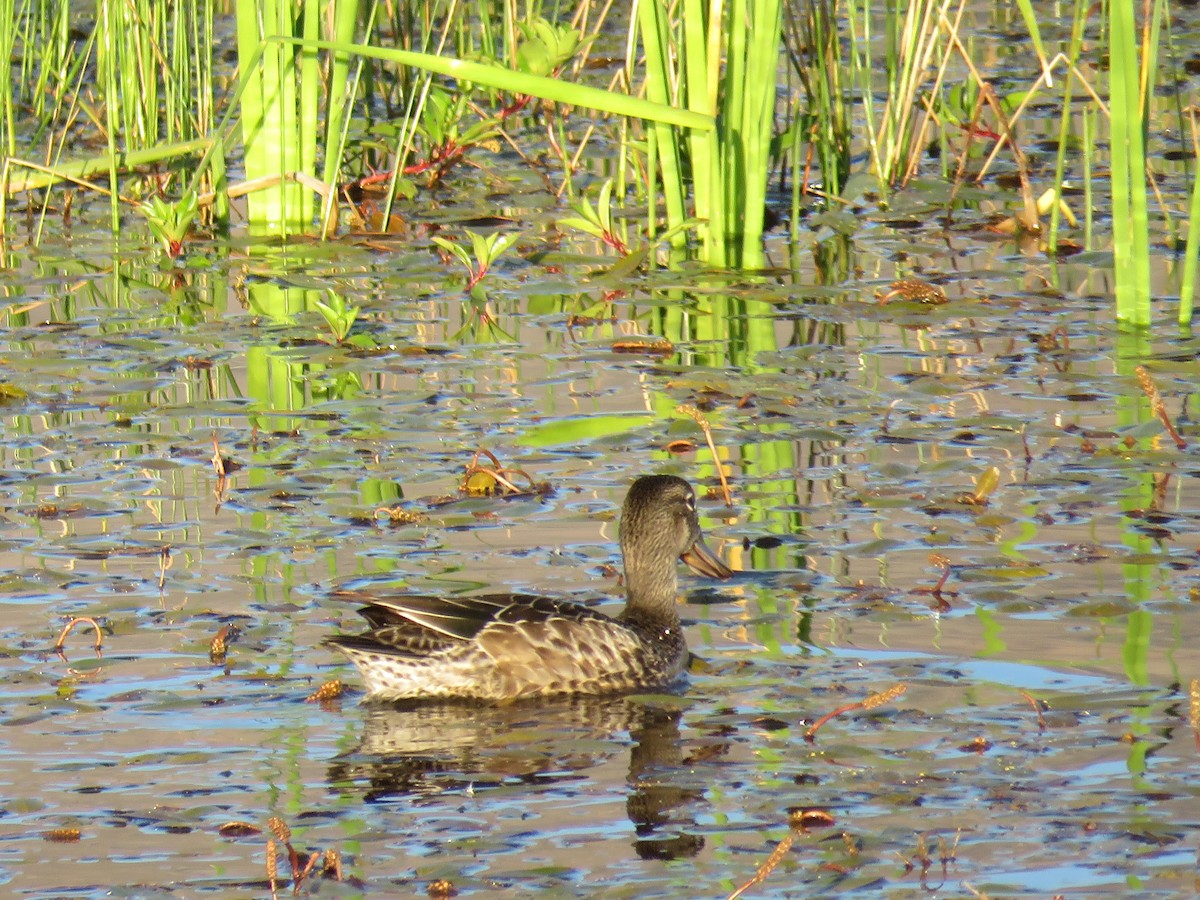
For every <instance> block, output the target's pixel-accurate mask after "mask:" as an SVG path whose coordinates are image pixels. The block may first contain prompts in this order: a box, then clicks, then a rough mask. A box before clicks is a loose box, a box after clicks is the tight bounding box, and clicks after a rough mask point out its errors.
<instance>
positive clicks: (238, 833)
mask: <svg viewBox="0 0 1200 900" xmlns="http://www.w3.org/2000/svg"><path fill="white" fill-rule="evenodd" d="M217 833H218V834H219V835H221V837H253V836H254V835H256V834H262V829H261V828H259V827H258V826H257V825H253V824H251V823H250V822H226V823H225V824H224V825H222V826H221V827H220V828H218V829H217Z"/></svg>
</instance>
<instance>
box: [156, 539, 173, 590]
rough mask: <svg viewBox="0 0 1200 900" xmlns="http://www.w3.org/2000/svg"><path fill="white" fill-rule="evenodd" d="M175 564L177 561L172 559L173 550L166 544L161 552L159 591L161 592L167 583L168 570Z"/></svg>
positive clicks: (159, 560)
mask: <svg viewBox="0 0 1200 900" xmlns="http://www.w3.org/2000/svg"><path fill="white" fill-rule="evenodd" d="M174 563H175V560H174V559H173V558H172V557H171V548H170V547H169V546H167V545H165V544H164V545H163V548H162V549H161V550H159V559H158V589H159V590H160V591H161V590H162V589H163V586H164V585H165V584H166V583H167V569H169V568H171V566H172V565H174Z"/></svg>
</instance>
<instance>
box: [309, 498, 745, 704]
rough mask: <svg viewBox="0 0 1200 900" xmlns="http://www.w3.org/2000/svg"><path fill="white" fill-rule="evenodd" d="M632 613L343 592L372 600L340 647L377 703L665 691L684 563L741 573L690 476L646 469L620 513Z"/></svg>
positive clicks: (677, 633)
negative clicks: (709, 532)
mask: <svg viewBox="0 0 1200 900" xmlns="http://www.w3.org/2000/svg"><path fill="white" fill-rule="evenodd" d="M620 528H621V554H622V556H623V557H624V563H625V591H626V598H627V602H626V604H625V610H624V612H622V613H621V614H620V615H619V616H617V617H616V618H611V617H609V616H606V615H604V614H602V613H599V612H596V611H595V610H592V609H589V608H588V607H586V606H583V605H581V604H579V603H573V602H571V601H568V600H554V599H551V598H549V597H538V596H533V595H529V594H493V595H485V596H479V597H463V598H453V599H451V598H445V597H419V596H403V595H392V596H380V595H375V594H371V593H369V592H355V591H342V592H338V593H336V594H335V595H334V596H335V597H336V598H337V599H341V600H352V601H357V602H361V603H364V604H365V605H364V606H363V607H362V608H361V609H360V610H359V614H360V615H362V617H363V618H364V619H366V620H367V622H368V623H370V626H371V628H370V630H369V631H367V632H365V633H363V634H360V635H339V636H338V637H334V638H330V640H329V644H331V645H332V646H334V647H336V648H337V649H338V650H340V651H341V652H343V653H345V654H346V655H347V656H348V657H350V660H351V662H353V663H354V664H355V665H356V666H357V667H358V669H359V671H360V672H361V673H362V676H363V679H364V680H365V681H366V684H367V697H368V699H372V700H407V699H415V698H464V699H477V700H515V699H518V698H522V697H536V696H551V695H556V694H557V695H562V694H609V693H619V692H624V691H635V690H646V689H654V688H661V687H665V686H667V685H669V684H671V683H672V682H674V681H675V680H676V679H678V678H679V677H680V675H681V674H682V672H683V670H684V667H685V666H686V664H687V658H688V652H687V645H686V643H685V642H684V637H683V631H682V629H681V627H680V622H679V613H678V612H677V611H676V606H675V604H676V600H677V596H676V591H677V586H676V568H675V567H676V561H677V560H680V559H681V560H683V561H684V562H685V563H687V564H688V565H689V566H690V567H691V568H692V569H693V570H695V571H696V572H698V573H700V574H702V575H708V576H711V577H713V578H729V577H730V576H731V575H732V574H733V573H732V572H731V571H730V570H729V569H728V568H727V567H726V566H725V564H724V563H722V562H721V561H720V560H719V559H717V557H716V556H714V555H713V553H712V551H711V550H709V549H708V547H706V546H705V544H704V541H703V539H702V537H701V534H700V523H699V521H698V519H697V517H696V495H695V493H694V492H693V491H692V488H691V486H690V485H689V484H688V483H687V482H686V481H684V480H683V479H682V478H676V477H675V476H673V475H647V476H644V477H642V478H639V479H638V480H637V481H635V482H634V483H633V486H632V487H631V488H630V489H629V494H628V495H627V496H626V498H625V505H624V507H623V509H622V512H621V526H620Z"/></svg>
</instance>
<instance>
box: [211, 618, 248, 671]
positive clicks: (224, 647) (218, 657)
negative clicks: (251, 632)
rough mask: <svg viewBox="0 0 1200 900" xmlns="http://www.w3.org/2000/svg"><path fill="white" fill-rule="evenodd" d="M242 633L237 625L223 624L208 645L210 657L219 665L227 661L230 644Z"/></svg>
mask: <svg viewBox="0 0 1200 900" xmlns="http://www.w3.org/2000/svg"><path fill="white" fill-rule="evenodd" d="M240 634H241V630H240V629H239V628H238V627H237V626H236V625H222V626H221V627H220V629H219V630H218V631H217V633H216V634H215V635H213V639H212V643H211V644H209V645H208V658H209V659H210V660H211V661H212V662H213V663H215V664H217V665H220V664H221V663H223V662H225V654H226V653H227V652H228V651H229V644H230V643H231V642H233V641H236V640H237V638H238V635H240Z"/></svg>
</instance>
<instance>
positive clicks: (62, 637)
mask: <svg viewBox="0 0 1200 900" xmlns="http://www.w3.org/2000/svg"><path fill="white" fill-rule="evenodd" d="M80 622H85V623H87V624H88V625H91V626H92V627H93V628H94V629H96V655H97V656H99V655H100V648H101V647H102V646H103V645H104V632H103V631H102V630H101V628H100V623H99V622H97V621H96V620H95V619H93V618H92V617H91V616H77V617H75V618H74V619H72V620H71V621H70V622H68V623H67V624H66V625H64V626H63V630H62V631H61V632H59V635H58V640H57V641H55V642H54V649H55V651H56V652H57V653H58V654H59V655H62V648H63V644H64V643H66V640H67V635H68V634H70V633H71V631H72V629H74V628H75V626H76V625H78V624H79V623H80Z"/></svg>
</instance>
